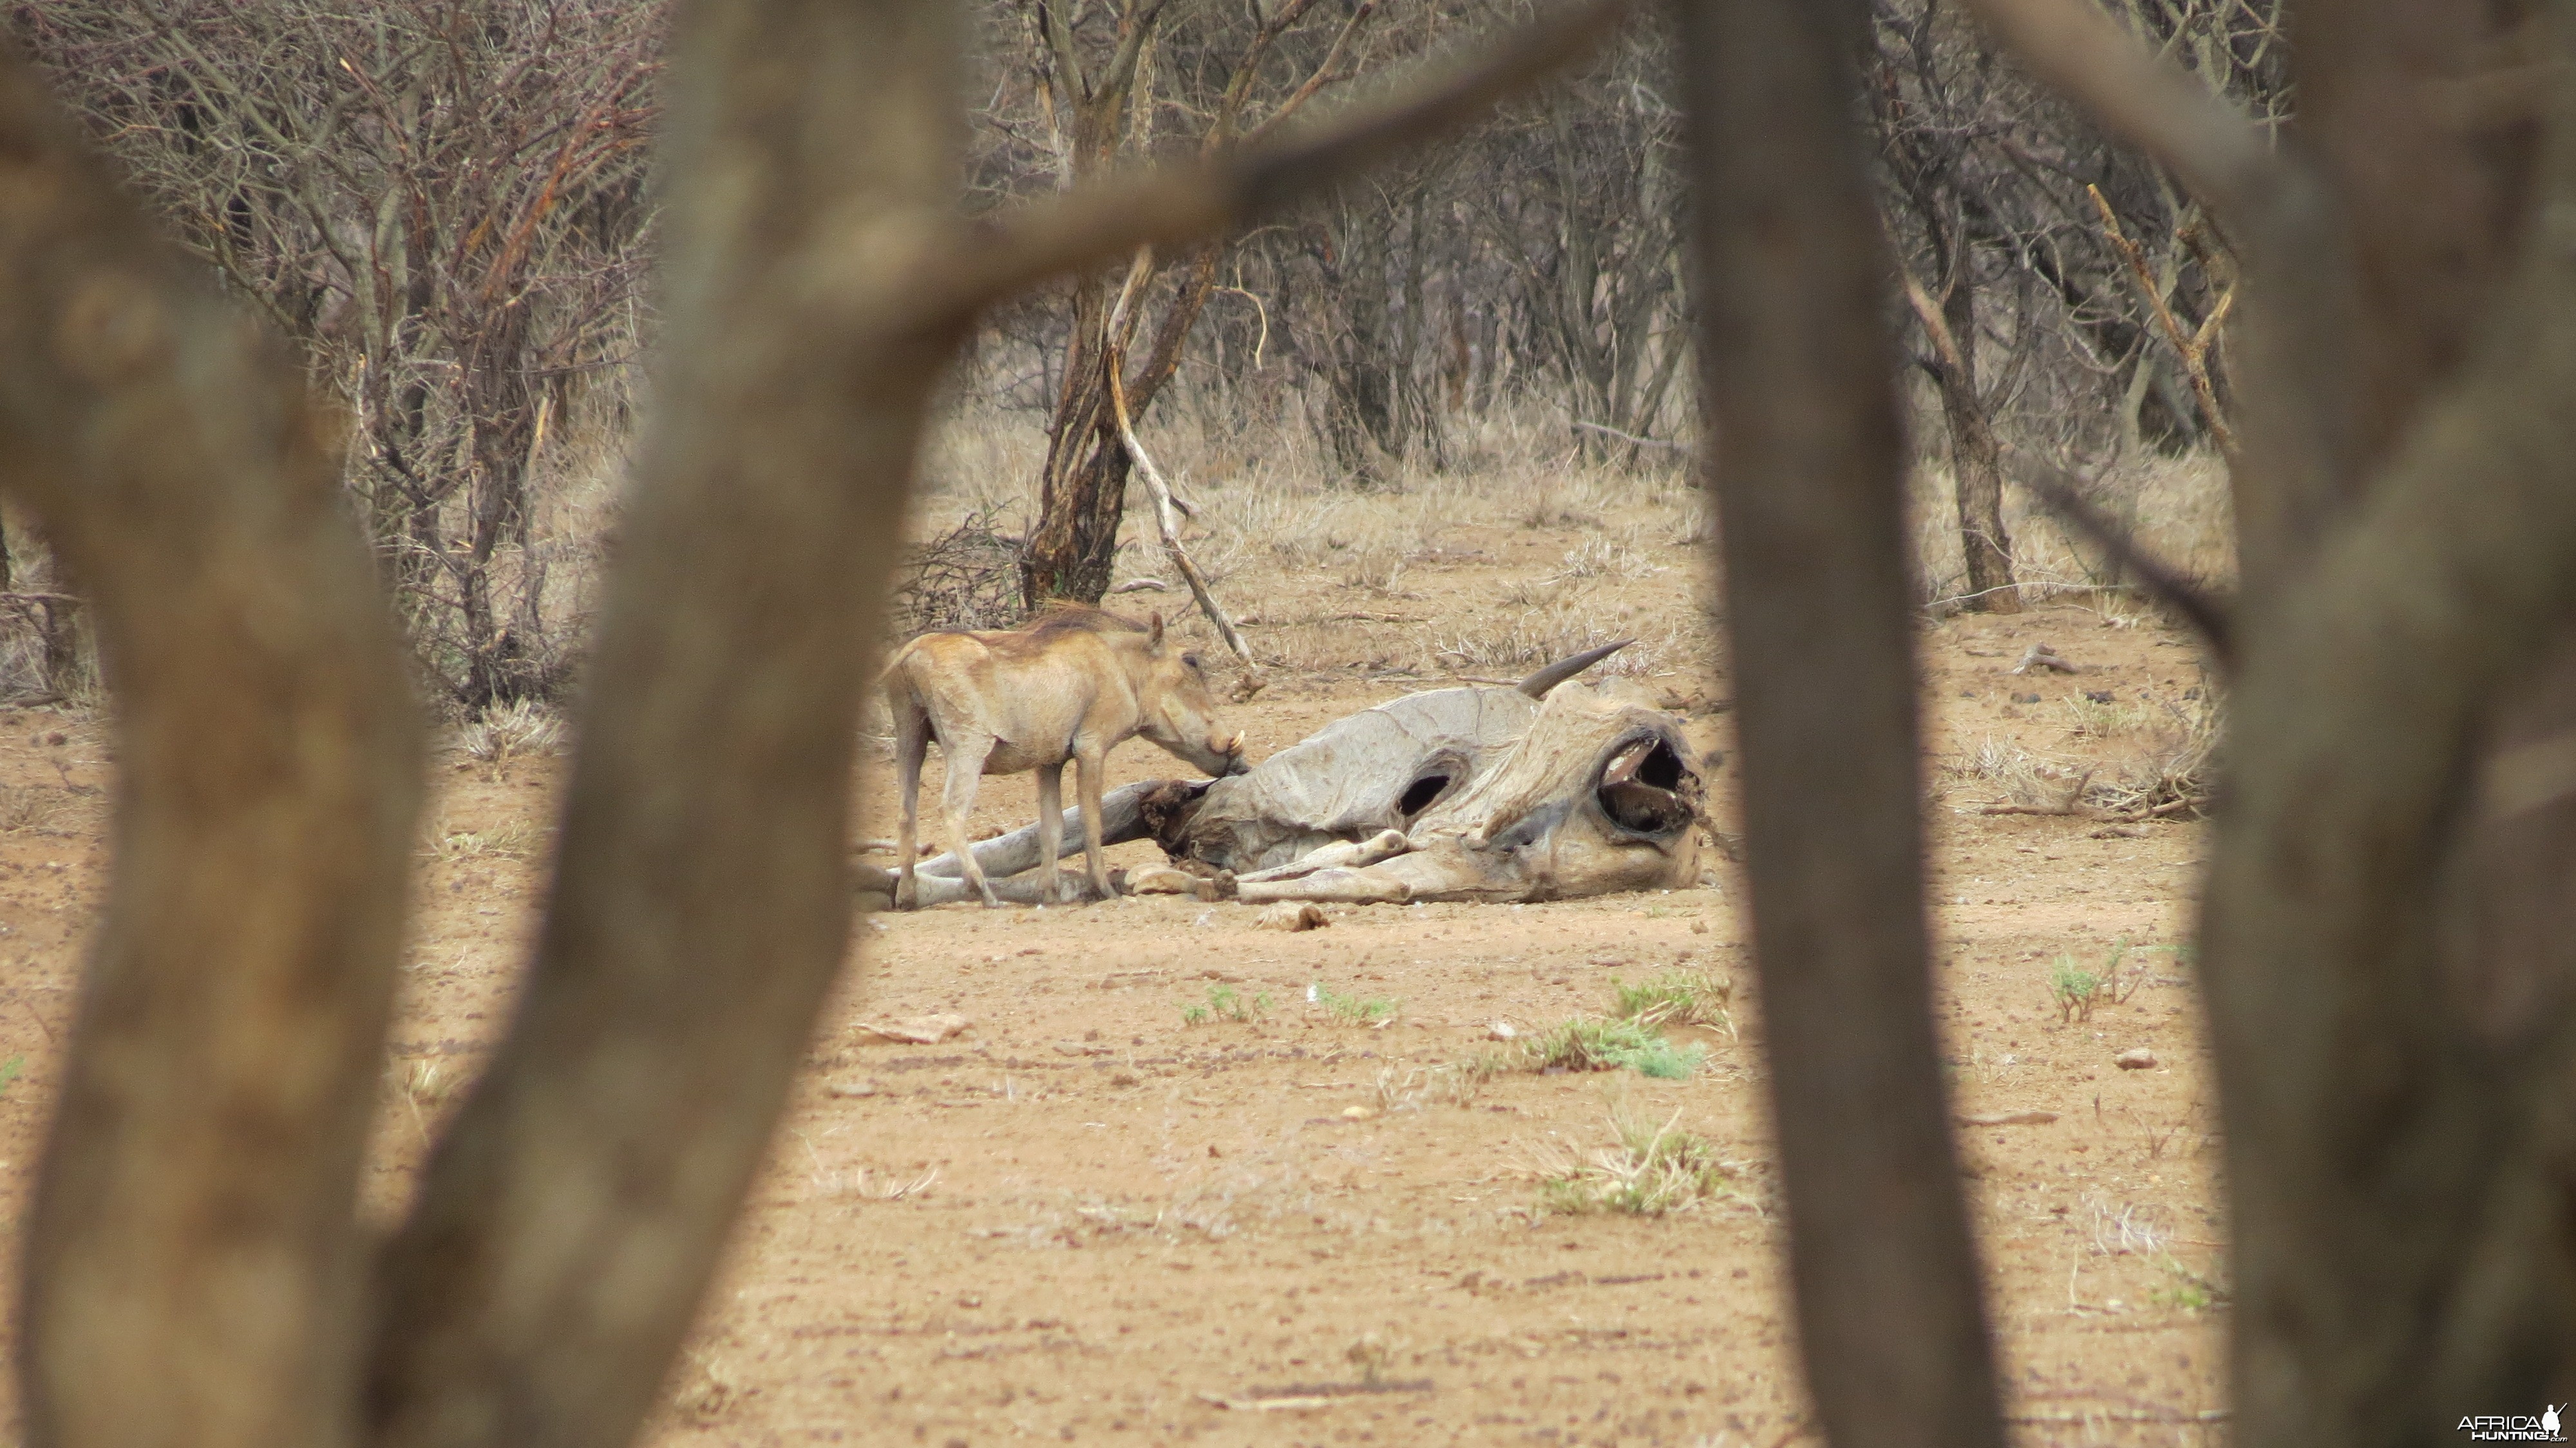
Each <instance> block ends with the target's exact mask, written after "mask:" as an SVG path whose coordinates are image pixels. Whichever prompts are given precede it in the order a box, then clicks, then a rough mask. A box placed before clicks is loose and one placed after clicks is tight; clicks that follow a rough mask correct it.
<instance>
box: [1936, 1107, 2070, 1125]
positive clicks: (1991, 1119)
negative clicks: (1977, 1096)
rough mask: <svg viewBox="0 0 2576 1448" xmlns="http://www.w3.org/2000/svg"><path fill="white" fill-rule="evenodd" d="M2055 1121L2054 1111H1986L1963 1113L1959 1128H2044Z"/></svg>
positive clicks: (2055, 1114)
mask: <svg viewBox="0 0 2576 1448" xmlns="http://www.w3.org/2000/svg"><path fill="white" fill-rule="evenodd" d="M2056 1119H2057V1113H2056V1112H2054V1111H1986V1112H1978V1113H1964V1114H1962V1115H1961V1116H1960V1117H1959V1124H1960V1125H1961V1126H2046V1125H2048V1124H2049V1123H2050V1122H2052V1121H2055V1120H2056Z"/></svg>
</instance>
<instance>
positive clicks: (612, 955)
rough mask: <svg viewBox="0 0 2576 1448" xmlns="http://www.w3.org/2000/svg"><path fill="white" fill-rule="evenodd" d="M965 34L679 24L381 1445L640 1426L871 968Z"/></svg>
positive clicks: (775, 18) (919, 14) (590, 1434)
mask: <svg viewBox="0 0 2576 1448" xmlns="http://www.w3.org/2000/svg"><path fill="white" fill-rule="evenodd" d="M954 22H955V17H954V16H953V15H952V14H951V13H950V7H949V6H947V5H944V4H940V3H936V0H863V3H850V0H762V3H737V4H718V3H699V4H693V5H689V6H686V7H684V8H683V11H682V13H681V14H680V16H679V17H678V20H677V22H676V23H677V30H676V33H675V48H676V53H677V55H678V57H679V58H678V61H677V62H676V64H675V66H674V71H673V77H672V81H673V88H674V94H673V97H672V105H671V110H670V119H669V123H668V130H667V132H666V135H665V138H664V144H665V145H666V146H667V147H668V148H669V166H668V175H669V177H670V181H669V187H670V193H669V194H670V202H669V205H668V208H667V213H668V216H669V218H670V219H669V221H668V223H667V224H668V227H669V230H668V241H667V246H666V250H665V253H664V266H665V272H664V282H663V298H664V302H663V305H664V313H665V316H666V318H667V321H666V324H665V325H666V331H665V334H664V340H663V345H662V359H663V361H662V366H663V371H662V374H661V378H660V381H659V384H658V386H657V388H656V395H657V396H658V397H660V398H662V399H664V401H663V404H662V410H661V412H660V414H659V416H658V417H657V419H656V421H655V425H654V430H653V432H652V433H651V435H650V436H649V438H648V440H647V442H646V445H645V447H644V450H643V454H642V458H641V461H640V463H639V468H638V477H637V481H636V485H635V494H634V497H633V501H632V504H631V510H630V512H629V513H628V515H627V521H626V522H625V524H624V525H623V530H622V538H621V545H620V549H619V554H620V556H619V559H618V567H617V570H616V572H615V574H614V576H613V579H612V581H611V585H610V591H609V594H608V597H607V600H606V606H605V613H604V617H603V619H602V623H601V628H600V634H599V640H598V645H597V652H596V655H595V658H594V661H593V663H592V665H591V670H592V673H591V679H590V682H589V685H588V689H587V695H586V698H585V700H584V703H583V707H582V710H581V713H580V716H579V722H580V727H581V744H580V753H579V758H578V760H577V762H576V764H575V767H574V770H573V777H572V781H571V786H570V791H569V795H568V798H567V801H566V804H565V806H564V817H563V829H562V834H561V841H562V843H561V857H560V861H559V863H558V866H557V870H556V878H555V886H554V896H553V900H552V902H551V904H550V906H549V909H548V911H547V915H546V922H545V926H544V930H543V934H542V937H541V939H540V942H539V945H538V951H537V958H536V961H535V964H534V966H533V969H532V973H531V976H530V979H529V982H528V985H527V988H526V993H525V995H524V997H523V999H522V1001H521V1004H520V1006H519V1009H518V1014H517V1016H516V1019H515V1020H514V1021H513V1022H512V1025H511V1028H510V1032H509V1035H508V1037H507V1039H506V1040H505V1041H504V1043H503V1045H502V1046H501V1048H500V1050H499V1052H498V1054H497V1055H496V1057H495V1059H494V1061H493V1063H492V1065H491V1067H490V1068H489V1070H488V1072H487V1074H486V1075H485V1076H484V1078H483V1079H482V1080H481V1082H480V1083H478V1085H477V1087H476V1089H475V1090H474V1092H473V1095H472V1096H471V1098H470V1099H469V1100H468V1101H467V1102H466V1104H465V1105H464V1106H463V1107H462V1108H461V1109H460V1112H459V1114H458V1117H457V1119H456V1121H455V1124H454V1126H453V1127H452V1128H451V1130H450V1131H449V1133H448V1134H447V1136H446V1137H445V1138H444V1139H443V1140H442V1141H441V1142H440V1143H439V1144H438V1147H437V1148H436V1150H435V1152H434V1153H433V1155H432V1157H431V1159H430V1161H429V1163H428V1166H427V1169H426V1173H425V1180H424V1183H423V1186H422V1190H421V1196H420V1200H419V1204H418V1206H417V1207H416V1209H415V1210H414V1212H413V1214H412V1216H411V1218H410V1220H408V1221H407V1222H405V1223H404V1224H403V1226H402V1228H401V1230H400V1232H399V1234H398V1235H397V1236H396V1237H395V1239H394V1240H393V1241H392V1242H391V1243H390V1245H389V1246H388V1247H387V1248H386V1250H385V1252H384V1255H383V1260H382V1264H381V1268H380V1290H381V1293H382V1301H381V1304H380V1307H379V1313H378V1319H377V1320H378V1322H379V1323H380V1324H381V1327H380V1330H379V1332H378V1334H377V1336H376V1338H375V1340H374V1342H373V1344H372V1345H371V1348H372V1354H373V1365H372V1373H371V1377H370V1381H369V1383H368V1394H367V1412H368V1415H369V1423H370V1429H371V1432H372V1434H373V1436H374V1437H375V1438H376V1440H377V1441H380V1442H383V1443H387V1444H401V1445H406V1448H430V1445H439V1448H449V1445H456V1448H461V1445H468V1444H474V1445H495V1448H497V1445H502V1444H510V1445H562V1448H577V1445H580V1448H604V1445H608V1444H614V1443H620V1442H623V1441H625V1440H626V1439H627V1438H628V1437H629V1436H631V1435H632V1433H633V1432H634V1431H635V1429H636V1426H637V1425H638V1424H639V1423H640V1422H641V1421H642V1419H643V1417H644V1414H645V1412H646V1410H647V1408H648V1407H649V1406H650V1404H651V1402H652V1400H653V1397H654V1394H655V1392H656V1391H657V1389H658V1387H659V1385H660V1383H661V1380H662V1375H663V1373H664V1371H665V1368H666V1365H667V1364H668V1363H669V1362H670V1360H671V1357H672V1355H673V1354H674V1352H675V1351H676V1350H677V1348H678V1345H679V1343H680V1341H681V1338H682V1335H683V1333H684V1332H685V1330H686V1328H687V1326H688V1323H689V1321H690V1318H691V1316H692V1314H693V1312H694V1311H695V1309H696V1306H697V1303H698V1300H699V1297H700V1296H701V1294H702V1293H703V1292H704V1290H705V1287H706V1283H707V1279H708V1276H709V1274H710V1272H711V1271H712V1270H713V1268H714V1265H715V1261H716V1256H717V1251H718V1248H719V1246H720V1244H721V1242H722V1240H723V1237H724V1232H725V1228H726V1225H727V1224H728V1222H729V1221H730V1220H731V1218H732V1216H733V1213H734V1212H735V1210H736V1208H737V1207H738V1205H739V1203H740V1200H741V1197H742V1194H743V1192H744V1190H745V1188H746V1185H747V1183H748V1182H749V1180H750V1176H751V1172H752V1170H753V1168H754V1166H755V1165H756V1163H757V1162H758V1160H759V1157H760V1154H761V1151H762V1149H763V1147H764V1146H765V1144H766V1143H767V1141H768V1137H769V1132H770V1129H771V1126H772V1123H773V1122H774V1120H775V1119H776V1115H777V1112H778V1109H779V1107H780V1104H781V1103H782V1101H783V1100H784V1098H785V1092H786V1089H787V1085H788V1082H789V1080H790V1077H791V1075H792V1073H793V1072H794V1070H795V1068H796V1066H797V1063H798V1061H799V1060H800V1058H801V1056H802V1053H803V1043H804V1040H805V1037H806V1034H807V1032H808V1031H809V1030H810V1029H811V1026H812V1022H813V1019H814V1014H815V1012H816V1010H817V1009H818V1008H819V1006H820V1003H821V1001H822V998H823V993H824V991H825V989H826V987H827V986H828V984H829V983H830V981H831V980H832V978H833V976H834V974H835V972H836V971H837V969H838V968H839V966H840V964H841V961H842V959H843V958H844V956H845V955H847V953H848V952H849V948H850V925H851V914H850V911H851V887H850V878H849V874H848V867H847V863H846V856H847V849H848V830H849V807H850V789H851V772H852V766H853V763H854V759H853V741H854V739H855V738H856V719H857V711H858V703H859V694H860V690H861V688H862V687H863V685H864V683H865V681H866V680H867V679H868V678H869V677H871V674H872V670H871V668H870V665H869V662H868V658H867V655H868V653H869V648H868V646H867V644H866V642H865V641H866V640H868V639H871V638H872V637H873V636H874V635H873V629H872V628H871V626H870V620H869V615H870V613H871V612H872V611H873V610H874V609H875V608H877V607H878V606H879V600H880V597H881V595H882V593H883V591H884V583H885V580H886V578H887V576H888V573H889V571H890V569H891V567H892V565H893V562H894V557H895V551H896V548H897V544H898V540H900V538H901V537H902V535H903V527H902V523H903V502H904V495H905V490H906V486H907V482H908V478H909V474H910V470H911V467H912V463H913V455H914V449H915V444H916V441H917V438H918V434H919V430H920V426H921V417H922V413H923V410H924V408H925V406H926V404H927V400H928V395H929V390H930V388H931V387H932V386H933V384H934V383H935V381H936V379H937V377H938V376H939V374H940V372H941V370H942V368H943V367H944V366H945V365H946V363H947V361H948V359H949V354H950V352H951V351H952V350H953V345H954V342H955V340H956V334H957V330H958V328H957V326H956V325H953V324H952V325H948V326H942V327H932V328H929V329H927V330H924V329H921V328H919V327H916V326H914V325H912V324H910V323H895V322H891V321H890V320H889V319H894V318H899V317H902V316H904V315H906V313H905V310H904V309H905V308H906V306H907V305H908V304H910V303H911V302H912V301H913V300H914V298H913V297H912V296H911V295H910V292H911V289H912V285H913V284H915V283H917V281H918V279H919V278H920V277H922V276H924V275H928V274H930V273H931V271H932V269H933V268H932V264H933V263H934V262H935V261H936V260H938V259H939V256H940V253H942V252H943V251H945V250H947V249H950V248H953V247H954V246H955V245H956V232H955V229H954V223H953V220H952V216H953V211H952V208H953V205H954V198H955V196H956V192H957V185H958V178H957V170H956V155H957V151H958V145H957V135H956V131H957V119H958V118H957V92H956V90H955V84H956V77H957V75H958V64H957V55H956V45H955V37H954V36H953V35H952V33H951V32H952V30H953V29H954V28H955V26H954ZM823 296H828V297H830V298H831V299H832V302H833V304H832V305H831V306H829V307H823V306H818V305H817V303H816V299H817V298H818V297H823ZM957 320H958V321H959V322H962V317H961V318H959V319H957Z"/></svg>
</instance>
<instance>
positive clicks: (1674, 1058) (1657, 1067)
mask: <svg viewBox="0 0 2576 1448" xmlns="http://www.w3.org/2000/svg"><path fill="white" fill-rule="evenodd" d="M1707 1054H1708V1053H1707V1052H1706V1051H1705V1050H1703V1049H1701V1048H1700V1047H1698V1046H1691V1047H1688V1048H1687V1049H1685V1048H1682V1047H1677V1046H1675V1045H1674V1044H1673V1043H1672V1042H1670V1041H1667V1040H1665V1039H1664V1038H1663V1036H1662V1035H1661V1034H1660V1033H1659V1032H1657V1031H1656V1030H1655V1029H1654V1028H1653V1027H1652V1026H1649V1025H1645V1024H1643V1023H1641V1022H1638V1021H1634V1020H1609V1021H1605V1020H1601V1019H1598V1018H1595V1017H1588V1016H1577V1017H1575V1018H1574V1019H1572V1020H1569V1021H1565V1022H1563V1023H1561V1024H1558V1025H1554V1026H1550V1027H1548V1028H1547V1029H1546V1030H1544V1031H1541V1032H1539V1033H1538V1034H1537V1035H1535V1036H1532V1037H1530V1039H1529V1041H1528V1043H1527V1044H1525V1045H1523V1046H1522V1047H1521V1062H1520V1069H1522V1070H1524V1071H1538V1072H1556V1071H1617V1070H1622V1069H1625V1070H1630V1071H1634V1072H1636V1073H1637V1074H1639V1075H1641V1076H1652V1077H1654V1078H1656V1079H1657V1080H1662V1081H1679V1080H1682V1079H1684V1078H1686V1077H1688V1076H1689V1075H1690V1073H1691V1072H1693V1071H1695V1070H1697V1069H1698V1068H1699V1063H1700V1060H1701V1059H1702V1058H1703V1057H1705V1056H1706V1055H1707Z"/></svg>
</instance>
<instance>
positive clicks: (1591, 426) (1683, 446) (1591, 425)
mask: <svg viewBox="0 0 2576 1448" xmlns="http://www.w3.org/2000/svg"><path fill="white" fill-rule="evenodd" d="M1574 425H1575V426H1576V427H1579V428H1582V429H1584V430H1585V431H1587V432H1601V433H1608V434H1609V435H1610V436H1612V437H1615V438H1617V439H1619V440H1620V441H1621V442H1630V443H1635V444H1636V445H1637V446H1639V447H1660V448H1668V449H1670V450H1671V451H1673V452H1688V451H1690V446H1689V444H1687V443H1678V442H1665V441H1664V440H1663V439H1661V438H1653V437H1639V436H1637V435H1636V434H1635V433H1633V432H1621V431H1620V430H1619V429H1617V428H1615V427H1605V426H1603V425H1602V424H1600V423H1597V422H1577V423H1575V424H1574Z"/></svg>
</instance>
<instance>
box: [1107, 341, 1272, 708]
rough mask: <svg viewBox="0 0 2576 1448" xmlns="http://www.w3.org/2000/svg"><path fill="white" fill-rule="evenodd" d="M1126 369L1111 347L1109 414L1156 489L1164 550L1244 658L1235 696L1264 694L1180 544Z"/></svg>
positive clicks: (1257, 672) (1177, 521) (1248, 654)
mask: <svg viewBox="0 0 2576 1448" xmlns="http://www.w3.org/2000/svg"><path fill="white" fill-rule="evenodd" d="M1126 371H1127V359H1126V358H1125V357H1124V356H1122V355H1120V354H1119V353H1117V352H1114V351H1113V352H1111V353H1110V354H1109V367H1108V372H1109V414H1110V416H1111V417H1113V418H1115V419H1116V420H1117V422H1118V440H1119V442H1120V443H1121V444H1123V445H1124V446H1125V447H1126V449H1127V456H1128V458H1129V459H1130V460H1132V461H1133V462H1134V463H1135V464H1136V475H1137V476H1138V477H1140V478H1143V479H1144V480H1145V490H1146V491H1147V492H1149V493H1151V494H1153V497H1154V527H1155V529H1156V530H1157V531H1158V532H1160V533H1161V534H1162V535H1163V552H1164V553H1165V554H1167V555H1169V556H1170V558H1171V560H1172V566H1173V567H1174V568H1177V569H1179V570H1180V571H1181V577H1182V579H1183V580H1184V581H1186V582H1187V583H1188V584H1189V586H1190V596H1191V597H1193V598H1196V599H1197V600H1198V601H1199V610H1200V611H1201V612H1203V613H1205V614H1206V615H1207V616H1208V622H1210V623H1212V624H1214V625H1216V632H1217V637H1219V638H1221V639H1224V640H1225V646H1226V647H1227V648H1229V649H1232V650H1234V656H1235V657H1236V658H1239V659H1241V660H1243V668H1244V676H1243V683H1242V684H1241V685H1240V686H1239V687H1238V688H1237V689H1236V690H1235V697H1236V698H1237V699H1238V700H1242V699H1249V698H1251V697H1252V696H1253V695H1255V694H1258V693H1260V692H1261V688H1262V686H1263V685H1264V684H1267V683H1269V682H1270V681H1269V679H1268V678H1266V677H1264V676H1263V674H1262V672H1261V661H1260V660H1258V659H1255V658H1254V657H1253V656H1252V649H1251V647H1250V646H1249V645H1247V644H1245V643H1244V641H1243V635H1242V634H1241V633H1238V632H1237V631H1236V630H1235V627H1234V620H1232V619H1230V618H1227V617H1226V616H1225V609H1224V608H1223V607H1222V606H1220V605H1219V604H1218V603H1217V601H1216V595H1215V594H1213V593H1211V592H1209V591H1208V582H1207V578H1206V576H1205V575H1203V574H1201V573H1200V572H1199V566H1198V564H1196V563H1194V562H1192V561H1190V553H1189V550H1188V549H1186V548H1184V547H1182V546H1181V517H1180V509H1179V508H1177V507H1175V506H1174V505H1173V503H1172V487H1171V484H1169V483H1167V482H1165V481H1163V470H1162V469H1161V468H1158V467H1156V466H1154V459H1153V458H1152V457H1150V456H1148V455H1147V453H1146V452H1145V445H1144V444H1143V443H1141V442H1138V441H1137V440H1136V425H1135V423H1134V422H1133V421H1132V420H1131V419H1129V417H1128V416H1127V387H1126V384H1125V383H1124V382H1123V381H1122V380H1121V379H1122V378H1123V377H1124V376H1125V374H1126Z"/></svg>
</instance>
